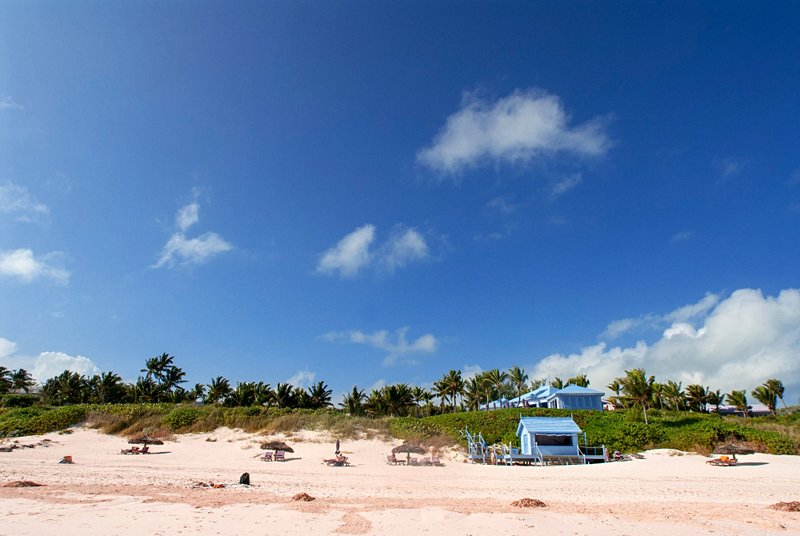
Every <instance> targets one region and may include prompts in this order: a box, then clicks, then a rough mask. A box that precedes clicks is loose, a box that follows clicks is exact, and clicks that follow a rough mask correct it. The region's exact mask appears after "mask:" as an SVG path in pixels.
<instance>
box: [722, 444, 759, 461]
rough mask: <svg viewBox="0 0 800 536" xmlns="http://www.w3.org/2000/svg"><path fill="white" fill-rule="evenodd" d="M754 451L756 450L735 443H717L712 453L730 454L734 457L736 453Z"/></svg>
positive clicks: (741, 453)
mask: <svg viewBox="0 0 800 536" xmlns="http://www.w3.org/2000/svg"><path fill="white" fill-rule="evenodd" d="M755 452H756V451H754V450H753V449H751V448H749V447H745V446H743V445H739V444H737V443H723V444H721V445H717V447H716V448H715V449H714V454H730V455H732V456H733V457H734V458H736V455H737V454H738V455H740V456H744V455H745V454H755Z"/></svg>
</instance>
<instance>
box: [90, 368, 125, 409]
mask: <svg viewBox="0 0 800 536" xmlns="http://www.w3.org/2000/svg"><path fill="white" fill-rule="evenodd" d="M93 379H95V381H94V386H95V393H96V397H97V400H98V402H100V403H101V404H115V403H117V402H120V401H121V400H122V398H123V397H124V396H125V384H124V383H123V381H122V378H121V377H120V376H119V375H118V374H115V373H113V372H103V373H102V374H100V375H99V376H95V377H94V378H93Z"/></svg>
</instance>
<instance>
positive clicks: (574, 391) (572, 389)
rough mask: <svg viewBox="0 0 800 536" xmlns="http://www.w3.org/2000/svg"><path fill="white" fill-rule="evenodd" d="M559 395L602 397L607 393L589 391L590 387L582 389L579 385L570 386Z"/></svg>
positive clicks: (594, 390) (559, 392)
mask: <svg viewBox="0 0 800 536" xmlns="http://www.w3.org/2000/svg"><path fill="white" fill-rule="evenodd" d="M557 394H560V395H561V394H563V395H600V396H603V395H604V394H605V393H604V392H603V391H598V390H596V389H589V388H588V387H580V386H577V385H573V384H569V385H567V386H566V387H564V388H563V389H561V390H560V391H558V392H557Z"/></svg>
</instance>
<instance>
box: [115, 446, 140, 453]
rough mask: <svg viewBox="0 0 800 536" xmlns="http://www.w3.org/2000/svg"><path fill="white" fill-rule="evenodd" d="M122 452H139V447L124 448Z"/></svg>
mask: <svg viewBox="0 0 800 536" xmlns="http://www.w3.org/2000/svg"><path fill="white" fill-rule="evenodd" d="M119 453H120V454H139V447H131V448H129V449H122V450H121V451H119Z"/></svg>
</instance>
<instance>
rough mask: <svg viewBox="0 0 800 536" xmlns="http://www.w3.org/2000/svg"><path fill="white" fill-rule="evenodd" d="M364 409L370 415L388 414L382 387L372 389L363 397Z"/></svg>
mask: <svg viewBox="0 0 800 536" xmlns="http://www.w3.org/2000/svg"><path fill="white" fill-rule="evenodd" d="M364 410H365V411H366V412H367V414H368V415H370V416H371V417H380V416H381V415H388V411H387V407H386V401H385V400H384V397H383V389H373V390H372V391H371V392H370V393H369V396H367V397H366V398H365V399H364Z"/></svg>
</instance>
